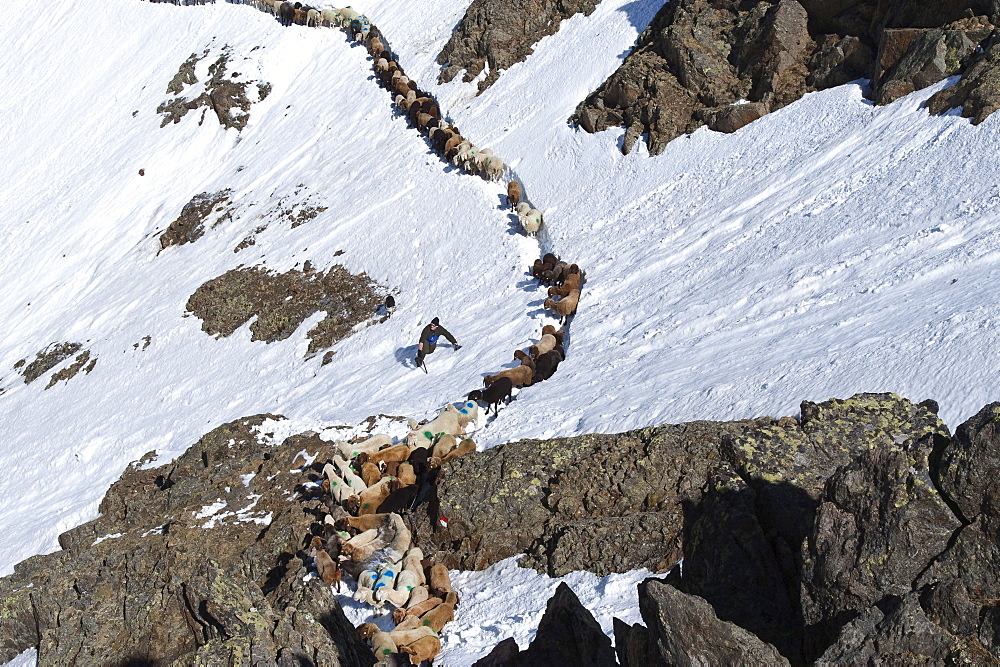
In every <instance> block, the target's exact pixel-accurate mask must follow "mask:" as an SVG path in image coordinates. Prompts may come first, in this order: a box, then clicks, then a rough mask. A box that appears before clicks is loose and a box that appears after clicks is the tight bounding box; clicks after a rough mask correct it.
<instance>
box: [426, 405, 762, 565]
mask: <svg viewBox="0 0 1000 667" xmlns="http://www.w3.org/2000/svg"><path fill="white" fill-rule="evenodd" d="M768 421H771V420H768ZM749 424H750V422H731V423H710V422H692V423H689V424H684V425H681V426H661V427H655V428H646V429H640V430H637V431H630V432H627V433H622V434H617V435H602V434H595V435H586V436H579V437H574V438H556V439H553V440H524V441H519V442H513V443H507V444H503V445H498V446H496V447H493V448H491V449H489V450H486V451H484V452H474V453H471V454H468V455H467V456H464V457H462V458H460V459H456V460H455V461H453V462H451V463H449V464H446V465H445V466H444V467H443V468H442V471H441V479H440V481H439V483H438V485H437V498H436V500H435V501H433V502H432V503H431V506H432V507H433V508H434V509H433V511H432V512H431V513H430V514H429V515H424V514H423V513H419V514H418V516H417V517H416V518H415V524H414V526H413V529H414V530H415V532H416V535H417V537H418V540H419V543H420V545H421V548H422V549H424V553H425V554H427V556H428V557H430V558H433V559H435V560H437V561H440V562H443V563H445V564H446V565H448V567H450V568H456V569H457V568H465V569H483V568H486V567H488V566H490V565H492V564H493V563H496V562H499V561H500V560H503V559H504V558H509V557H511V556H516V555H518V554H523V553H527V554H529V556H528V557H527V558H525V559H522V561H521V563H522V564H523V565H529V566H530V567H534V568H535V569H537V570H539V571H542V572H546V573H548V574H550V575H552V576H561V575H563V574H565V573H567V572H569V571H572V570H577V569H587V570H590V571H591V572H594V573H596V574H600V575H605V574H610V573H611V572H624V571H628V570H633V569H636V568H640V567H647V568H650V569H652V570H654V571H660V572H663V571H666V570H667V569H668V568H669V567H670V566H672V565H673V564H674V563H675V562H676V561H677V560H678V559H679V558H680V556H681V550H680V535H681V529H682V524H683V509H682V503H683V501H685V500H691V501H692V502H696V501H697V500H698V499H700V496H701V493H702V488H703V486H704V485H705V482H706V479H707V474H708V471H709V469H710V467H711V466H712V465H713V464H714V463H715V462H718V460H719V444H720V442H721V440H722V438H723V436H724V435H726V434H730V435H733V434H735V433H737V432H739V431H742V430H745V429H746V428H747V426H748V425H749ZM439 516H444V517H446V518H447V527H443V526H442V525H441V522H439V521H438V518H439ZM421 517H422V518H421Z"/></svg>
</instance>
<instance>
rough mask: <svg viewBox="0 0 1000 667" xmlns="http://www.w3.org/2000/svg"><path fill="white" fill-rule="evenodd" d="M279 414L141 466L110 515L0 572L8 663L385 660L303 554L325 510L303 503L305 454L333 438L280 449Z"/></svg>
mask: <svg viewBox="0 0 1000 667" xmlns="http://www.w3.org/2000/svg"><path fill="white" fill-rule="evenodd" d="M272 418H273V419H278V418H276V417H273V416H272V415H258V416H256V417H248V418H245V419H241V420H238V421H235V422H231V423H229V424H225V425H223V426H220V427H218V428H217V429H215V430H213V431H212V432H210V433H208V434H207V435H205V436H204V437H203V438H202V439H201V440H199V442H198V443H196V444H195V445H194V446H192V447H191V448H190V449H189V450H188V451H187V452H185V454H183V455H182V456H181V457H179V458H178V459H177V460H176V461H173V462H171V463H168V464H166V465H161V466H159V467H152V466H150V465H149V463H148V460H147V459H144V460H143V461H140V462H138V463H136V464H133V465H131V466H129V468H128V469H127V470H126V471H125V473H124V474H123V475H122V478H121V479H120V480H119V481H118V482H116V483H115V484H114V485H113V486H112V487H111V489H110V490H109V491H108V493H107V495H106V496H105V498H104V500H103V502H102V503H101V506H100V512H101V516H100V517H99V518H97V519H95V520H93V521H90V522H88V523H86V524H83V525H82V526H79V527H77V528H74V529H72V530H70V531H68V532H66V533H64V534H63V535H61V536H60V539H59V542H60V545H61V546H62V550H61V551H57V552H55V553H53V554H49V555H46V556H35V557H33V558H30V559H28V560H26V561H24V562H22V563H20V564H18V565H17V566H15V571H14V574H13V575H11V576H8V577H5V578H3V579H0V600H2V601H3V602H2V603H0V605H2V606H0V661H6V660H9V659H11V658H13V657H15V656H16V655H18V654H19V653H21V652H22V651H24V650H25V649H27V648H31V647H37V649H38V659H39V663H40V664H153V663H156V664H160V663H164V664H165V663H168V662H171V661H179V662H182V663H184V664H242V663H251V662H252V663H257V664H279V665H300V664H329V665H364V664H373V663H374V662H375V658H374V656H373V655H372V654H371V651H370V650H369V649H368V648H367V647H366V646H365V645H364V644H363V643H362V642H361V640H360V638H359V637H358V635H357V633H356V632H355V630H354V628H353V627H352V626H351V624H350V623H349V622H348V621H347V619H346V618H345V617H344V615H343V612H342V611H341V609H340V606H339V604H338V603H337V602H336V600H335V598H334V597H333V594H332V593H331V591H330V589H329V587H327V586H323V585H322V583H320V582H318V581H317V580H316V579H315V578H312V579H308V580H307V579H306V574H307V571H306V566H305V564H304V562H303V557H304V555H303V554H302V553H301V551H300V549H301V547H302V543H303V540H304V539H305V538H306V537H307V536H308V535H309V531H310V528H311V525H312V523H313V521H314V520H315V515H314V512H318V510H319V508H318V507H314V506H316V505H318V502H317V501H311V502H304V503H303V502H299V501H298V494H297V493H296V487H297V485H299V484H300V483H301V481H302V479H303V477H304V476H305V475H306V474H307V473H308V469H306V468H305V467H304V466H305V463H306V461H305V460H304V459H303V457H302V455H300V454H299V452H302V451H306V452H311V453H313V454H316V455H321V456H323V457H326V456H329V455H330V454H331V451H330V450H329V445H328V444H326V443H324V442H323V441H322V440H320V439H319V438H318V437H316V436H315V435H308V434H307V435H302V436H295V437H292V438H290V439H288V440H287V441H286V442H284V443H282V444H280V445H273V444H272V443H271V442H270V437H269V435H268V434H267V433H266V425H267V423H268V421H267V420H268V419H272Z"/></svg>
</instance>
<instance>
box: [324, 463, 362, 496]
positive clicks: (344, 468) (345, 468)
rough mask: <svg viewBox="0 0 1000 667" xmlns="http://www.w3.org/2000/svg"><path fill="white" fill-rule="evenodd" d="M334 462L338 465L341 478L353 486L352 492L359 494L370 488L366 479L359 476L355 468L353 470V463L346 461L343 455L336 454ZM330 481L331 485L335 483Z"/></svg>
mask: <svg viewBox="0 0 1000 667" xmlns="http://www.w3.org/2000/svg"><path fill="white" fill-rule="evenodd" d="M333 463H334V465H336V466H337V469H338V470H339V471H340V477H341V479H343V480H344V481H345V482H347V485H348V486H349V487H351V491H352V492H354V493H356V494H357V493H361V492H362V491H364V490H366V489H367V488H368V485H367V484H365V481H364V480H363V479H361V477H359V476H358V475H357V474H356V473H355V472H354V471H353V470H351V464H350V463H348V462H347V461H345V460H344V459H343V458H342V457H340V456H336V455H334V457H333ZM327 465H329V464H327ZM324 470H325V468H324ZM330 483H331V485H332V484H333V482H330Z"/></svg>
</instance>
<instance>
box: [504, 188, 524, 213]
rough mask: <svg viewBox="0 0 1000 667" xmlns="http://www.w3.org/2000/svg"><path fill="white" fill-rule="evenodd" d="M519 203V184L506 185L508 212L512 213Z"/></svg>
mask: <svg viewBox="0 0 1000 667" xmlns="http://www.w3.org/2000/svg"><path fill="white" fill-rule="evenodd" d="M519 201H521V184H520V183H518V182H517V181H511V182H510V183H508V184H507V203H508V204H510V210H512V211H513V210H514V209H515V208H516V207H517V203H518V202H519Z"/></svg>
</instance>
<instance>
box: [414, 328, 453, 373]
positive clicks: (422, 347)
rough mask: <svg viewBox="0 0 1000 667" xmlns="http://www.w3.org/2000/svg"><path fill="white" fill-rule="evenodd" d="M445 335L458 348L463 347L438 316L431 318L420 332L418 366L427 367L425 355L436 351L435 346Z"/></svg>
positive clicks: (416, 360)
mask: <svg viewBox="0 0 1000 667" xmlns="http://www.w3.org/2000/svg"><path fill="white" fill-rule="evenodd" d="M441 336H444V337H445V338H447V339H448V341H449V342H450V343H451V344H452V346H453V347H454V348H455V349H456V350H460V349H462V346H461V345H459V344H458V341H457V340H455V337H454V336H452V335H451V333H449V332H448V330H447V329H445V328H444V327H443V326H441V321H440V320H439V319H438V318H436V317H435V318H434V319H433V320H431V323H430V324H428V325H427V326H425V327H424V330H423V331H421V332H420V342H418V343H417V358H416V359H414V362H415V363H416V364H417V367H421V366H423V367H424V370H425V371H426V370H427V367H426V366H424V356H426V355H428V354H431V353H432V352H434V348H435V347H437V342H438V338H439V337H441Z"/></svg>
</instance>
